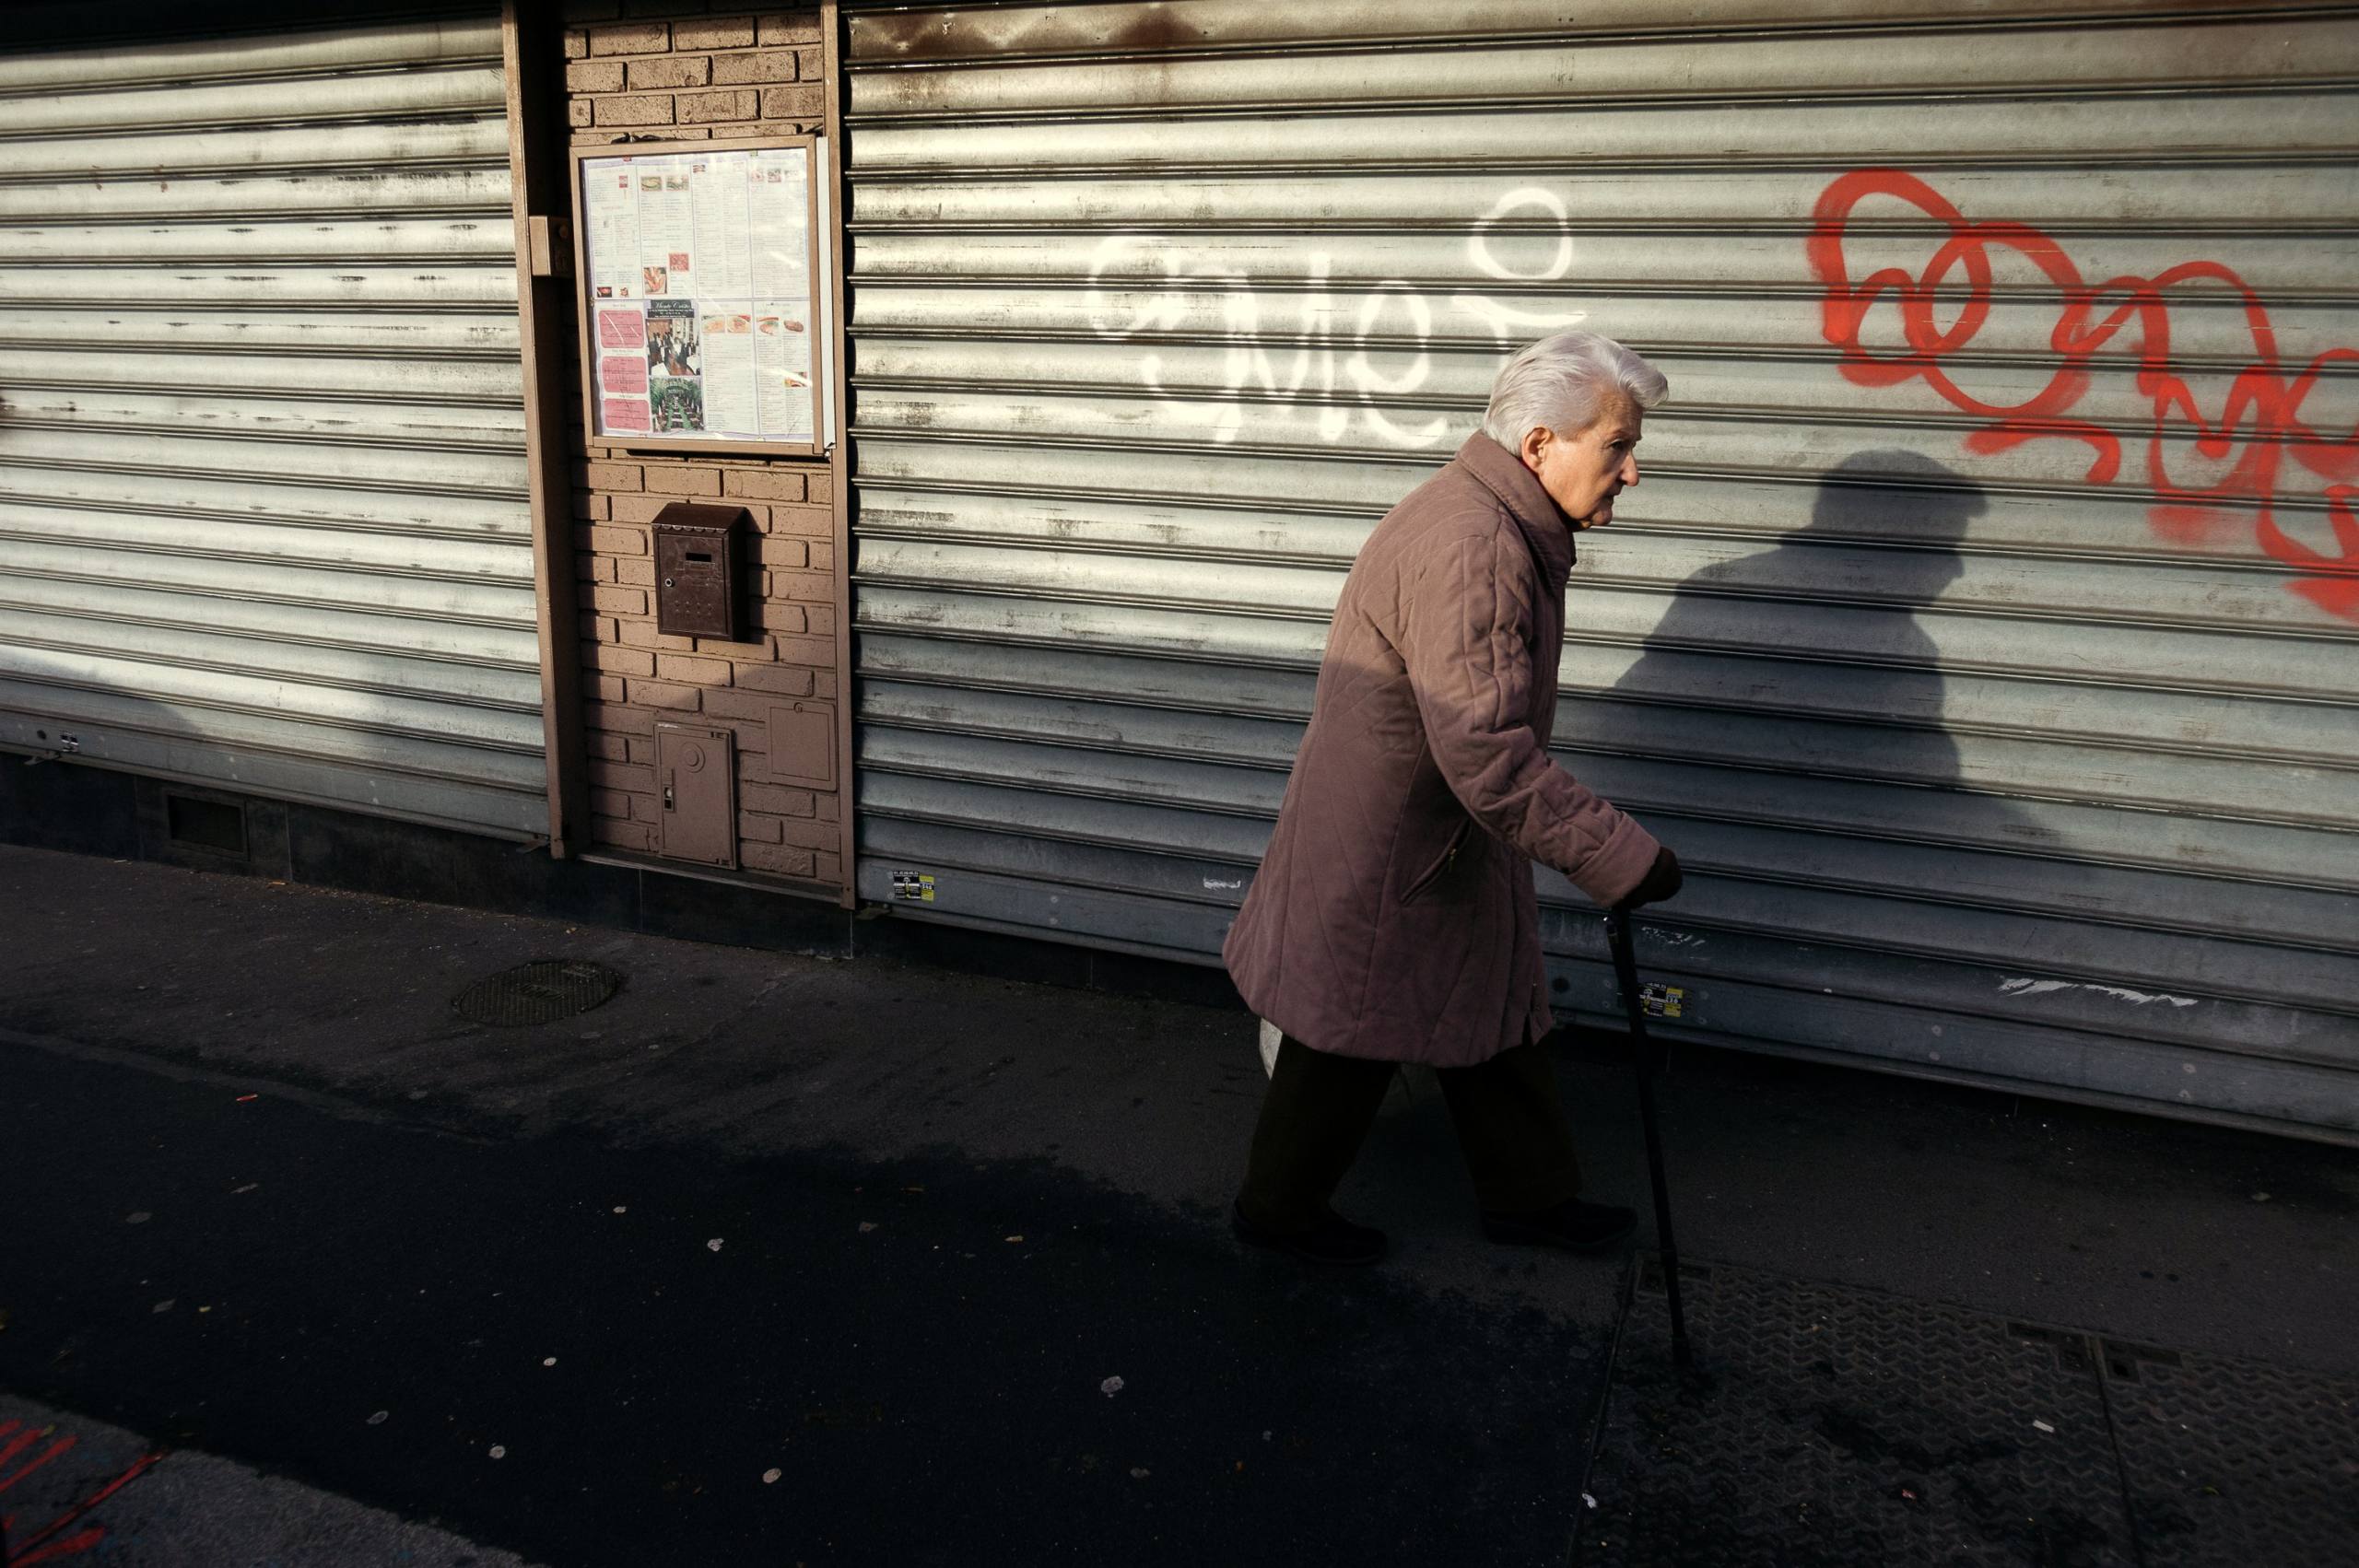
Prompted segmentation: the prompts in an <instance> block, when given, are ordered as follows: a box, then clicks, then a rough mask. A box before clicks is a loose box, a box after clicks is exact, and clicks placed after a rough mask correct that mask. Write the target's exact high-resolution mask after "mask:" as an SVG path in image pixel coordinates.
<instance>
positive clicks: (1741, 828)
mask: <svg viewBox="0 0 2359 1568" xmlns="http://www.w3.org/2000/svg"><path fill="white" fill-rule="evenodd" d="M1988 506H1989V503H1988V499H1987V497H1985V496H1984V494H1983V492H1982V490H1981V489H1980V488H1979V487H1978V486H1976V485H1974V484H1973V483H1972V482H1970V481H1969V480H1967V479H1966V478H1965V477H1964V476H1963V475H1961V474H1957V473H1955V472H1954V471H1953V470H1951V469H1949V468H1947V467H1944V466H1943V465H1942V464H1941V463H1940V462H1935V461H1934V460H1932V459H1931V458H1929V457H1926V456H1924V455H1922V454H1921V453H1918V452H1914V451H1899V450H1890V451H1864V452H1860V453H1857V454H1855V455H1853V456H1851V457H1848V458H1846V459H1844V460H1843V462H1840V463H1839V464H1837V466H1836V467H1835V468H1834V469H1832V470H1830V471H1828V472H1827V473H1826V474H1825V476H1824V477H1823V478H1822V480H1821V481H1820V485H1819V490H1818V495H1817V497H1816V499H1815V501H1814V502H1813V505H1812V509H1811V516H1810V521H1809V523H1808V524H1807V525H1806V526H1805V527H1803V528H1802V529H1800V530H1799V531H1797V532H1792V533H1790V534H1787V535H1785V536H1784V537H1782V538H1780V539H1779V540H1778V543H1777V544H1774V545H1772V546H1770V547H1769V548H1767V549H1765V550H1761V551H1757V552H1755V553H1754V554H1751V555H1745V556H1737V557H1735V558H1733V559H1730V560H1724V561H1717V562H1715V563H1713V564H1712V565H1709V566H1708V567H1705V568H1702V569H1701V570H1698V571H1696V573H1695V574H1694V575H1692V576H1690V577H1689V578H1688V579H1686V580H1685V581H1684V582H1682V583H1681V584H1680V586H1679V589H1678V591H1677V596H1676V597H1675V598H1674V599H1673V601H1672V605H1671V608H1670V609H1669V610H1668V611H1667V612H1666V613H1665V614H1664V615H1663V617H1662V619H1661V622H1660V623H1658V624H1657V626H1655V628H1654V630H1653V631H1652V632H1650V633H1649V635H1648V637H1647V639H1646V642H1645V644H1644V650H1643V652H1642V653H1641V654H1640V656H1639V657H1638V659H1637V661H1635V662H1633V663H1632V664H1631V665H1630V666H1629V668H1628V669H1627V670H1626V671H1625V672H1624V673H1622V674H1621V675H1620V677H1619V678H1618V679H1615V680H1614V682H1613V683H1612V685H1610V686H1609V687H1608V688H1607V689H1605V690H1604V691H1602V692H1601V693H1599V694H1598V695H1599V696H1602V697H1603V698H1604V699H1605V700H1604V701H1602V702H1594V703H1590V702H1575V703H1574V704H1572V705H1571V710H1570V711H1568V712H1567V715H1566V720H1567V722H1565V723H1564V724H1562V725H1560V726H1559V729H1558V743H1559V744H1565V743H1571V744H1573V745H1576V746H1579V747H1581V748H1582V749H1584V750H1587V749H1589V748H1590V747H1592V746H1594V747H1595V748H1596V749H1597V750H1598V751H1601V752H1603V753H1606V754H1608V755H1614V756H1616V757H1618V758H1622V759H1626V760H1622V761H1619V762H1617V763H1616V764H1614V766H1612V768H1611V771H1612V773H1613V774H1614V777H1615V779H1616V780H1617V781H1619V780H1626V782H1618V787H1617V783H1607V784H1605V785H1604V786H1603V787H1604V788H1605V790H1606V792H1607V793H1608V794H1609V795H1612V796H1614V797H1615V798H1616V799H1617V800H1618V801H1620V802H1622V803H1624V804H1625V805H1627V806H1629V807H1631V808H1632V809H1633V810H1635V811H1636V813H1637V815H1638V816H1639V818H1640V819H1641V820H1642V821H1644V822H1646V823H1647V825H1649V827H1650V828H1651V829H1652V830H1653V831H1655V832H1656V833H1657V834H1658V835H1659V836H1660V837H1661V838H1662V839H1663V841H1664V842H1665V843H1667V844H1670V845H1671V846H1672V848H1675V849H1676V850H1677V851H1678V852H1679V853H1680V855H1681V857H1682V859H1683V860H1686V861H1688V862H1690V865H1691V870H1693V871H1697V872H1702V873H1703V876H1704V879H1705V880H1704V885H1702V886H1697V887H1692V888H1691V890H1690V892H1689V893H1688V895H1685V896H1684V897H1682V898H1681V899H1679V900H1677V901H1676V902H1674V903H1672V904H1670V905H1666V906H1664V907H1663V908H1662V909H1661V910H1659V911H1657V912H1656V913H1657V914H1658V915H1659V916H1660V917H1661V919H1663V920H1666V921H1669V922H1672V923H1673V924H1676V923H1677V922H1678V921H1679V920H1680V919H1682V917H1684V916H1687V915H1690V914H1693V915H1694V916H1696V917H1700V918H1707V919H1708V918H1711V917H1713V916H1719V917H1720V918H1723V919H1731V920H1732V921H1735V922H1738V923H1742V924H1744V925H1750V926H1753V927H1754V928H1755V929H1756V930H1784V929H1788V928H1790V929H1792V930H1794V932H1795V934H1797V935H1802V934H1805V933H1808V932H1810V931H1812V930H1824V929H1825V920H1826V919H1830V918H1831V919H1835V920H1836V921H1837V922H1838V924H1839V925H1840V926H1841V927H1842V928H1845V929H1842V930H1825V935H1827V936H1829V937H1836V938H1837V939H1838V940H1839V939H1841V938H1845V937H1848V938H1850V939H1853V940H1862V939H1863V940H1865V941H1868V942H1879V941H1881V940H1883V939H1884V938H1885V937H1887V936H1895V937H1900V936H1906V935H1907V934H1919V939H1920V940H1922V934H1921V933H1905V932H1902V931H1899V930H1891V929H1889V928H1886V927H1884V926H1882V925H1881V924H1879V922H1881V921H1884V920H1886V919H1892V918H1894V917H1898V916H1902V915H1903V914H1904V913H1905V912H1904V911H1902V910H1900V909H1898V908H1893V909H1890V910H1879V909H1877V908H1875V907H1871V906H1866V905H1862V904H1860V903H1857V902H1854V901H1852V900H1848V899H1847V900H1843V903H1844V904H1845V905H1848V907H1847V908H1839V909H1838V908H1836V907H1829V906H1828V905H1826V904H1823V903H1821V902H1820V898H1821V897H1823V896H1824V895H1818V894H1817V892H1816V890H1818V889H1821V888H1837V887H1844V888H1858V889H1860V890H1862V891H1872V892H1879V893H1882V892H1890V893H1897V894H1900V895H1904V896H1906V895H1924V896H1931V897H1934V898H1939V897H1941V896H1942V895H1943V894H1944V893H1945V892H1950V893H1966V892H1967V891H1968V890H1969V889H1970V888H1971V887H1973V886H1974V885H1975V884H1977V883H1981V882H1983V881H1984V880H1985V878H1984V876H1983V874H1982V872H1983V869H1984V868H1985V867H1987V866H1988V864H1989V862H1987V861H1983V862H1982V863H1981V865H1978V863H1977V862H1978V860H1981V857H1979V855H1978V849H1979V848H1984V847H1988V848H2010V847H2012V848H2027V847H2029V840H2030V839H2031V838H2032V837H2034V833H2033V830H2032V828H2031V825H2030V824H2028V823H2027V822H2026V821H2025V819H2024V818H2023V816H2022V813H2019V812H2017V811H2015V810H2014V809H2013V807H2012V806H2010V805H2009V804H2007V803H2006V802H2004V801H2003V800H2001V799H2000V798H1999V797H1998V796H1996V795H1994V794H1991V793H1989V792H1987V791H1988V790H1989V787H1990V783H1991V781H1990V780H1989V778H1967V777H1966V776H1965V774H1964V770H1963V769H1962V767H1961V763H1960V757H1959V752H1958V746H1957V743H1956V742H1955V741H1954V739H1953V738H1952V736H1951V734H1950V733H1949V731H1948V729H1947V727H1946V722H1947V720H1946V713H1945V707H1946V704H1945V691H1944V681H1943V676H1942V655H1941V649H1940V648H1939V646H1938V645H1937V644H1936V643H1935V641H1934V639H1933V638H1932V637H1931V636H1930V635H1928V633H1927V632H1926V631H1925V629H1924V628H1923V627H1922V626H1919V623H1918V620H1917V614H1918V612H1919V611H1921V610H1923V609H1925V608H1926V607H1927V606H1929V605H1931V604H1932V603H1934V602H1935V601H1936V600H1938V599H1939V598H1940V597H1941V595H1942V591H1944V590H1945V589H1947V588H1948V587H1949V585H1950V584H1951V583H1952V582H1954V580H1955V579H1957V577H1958V575H1959V574H1960V572H1961V571H1962V570H1963V569H1964V568H1963V564H1962V561H1961V558H1960V556H1959V554H1958V547H1959V545H1960V544H1961V543H1962V541H1963V540H1964V539H1965V537H1966V529H1967V526H1968V524H1969V523H1970V522H1971V521H1973V520H1974V519H1975V518H1977V517H1978V516H1980V515H1982V514H1983V513H1984V512H1985V511H1986V510H1987V509H1988ZM1611 547H1612V542H1611V541H1610V540H1609V541H1604V542H1601V544H1600V546H1599V551H1598V553H1599V554H1600V555H1603V554H1604V553H1605V551H1606V550H1607V549H1610V548H1611ZM1574 625H1575V626H1576V627H1578V626H1579V615H1578V613H1576V614H1575V616H1574ZM1591 657H1592V660H1593V659H1594V656H1593V655H1592V656H1591ZM1592 667H1595V666H1594V663H1592ZM1573 686H1574V684H1573V683H1568V695H1571V690H1572V688H1573ZM1575 761H1576V770H1577V771H1579V766H1578V765H1579V759H1578V758H1577V759H1575ZM1682 764H1703V765H1717V766H1681V765H1682ZM1731 767H1733V768H1738V769H1743V770H1744V771H1742V772H1730V771H1726V769H1728V768H1731ZM1691 812H1693V813H1697V814H1698V815H1699V816H1702V817H1706V818H1708V819H1711V820H1708V821H1697V820H1694V819H1691V818H1688V813H1691ZM1683 819H1685V820H1683ZM1780 829H1799V830H1801V831H1779V830H1780ZM1895 840H1897V841H1900V843H1902V844H1905V845H1907V851H1906V852H1905V854H1904V856H1903V857H1902V859H1900V860H1895V859H1894V858H1893V857H1892V856H1891V855H1890V854H1889V853H1887V852H1886V850H1887V846H1890V845H1892V844H1893V841H1895ZM1716 872H1717V873H1719V875H1715V874H1714V873H1716ZM1929 876H1931V877H1934V878H1938V879H1941V880H1942V881H1945V882H1947V883H1949V885H1948V886H1947V887H1942V886H1930V885H1926V884H1925V881H1924V879H1925V878H1927V877H1929ZM1756 878H1762V879H1767V880H1755V879H1756ZM1780 884H1784V885H1780ZM1796 884H1799V888H1800V889H1808V890H1810V892H1808V893H1801V892H1799V891H1789V889H1790V888H1794V887H1795V886H1796Z"/></svg>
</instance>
